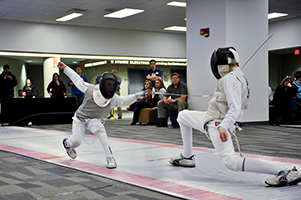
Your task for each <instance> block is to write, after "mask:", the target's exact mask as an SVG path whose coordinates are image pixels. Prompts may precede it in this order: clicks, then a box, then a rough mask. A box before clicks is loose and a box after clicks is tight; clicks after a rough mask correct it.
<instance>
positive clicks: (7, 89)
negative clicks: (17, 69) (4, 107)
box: [0, 65, 18, 103]
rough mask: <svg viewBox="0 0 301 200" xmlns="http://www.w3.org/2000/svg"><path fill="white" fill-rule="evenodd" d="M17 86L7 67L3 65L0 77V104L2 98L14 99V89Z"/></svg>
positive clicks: (15, 79)
mask: <svg viewBox="0 0 301 200" xmlns="http://www.w3.org/2000/svg"><path fill="white" fill-rule="evenodd" d="M17 84H18V81H17V78H16V77H15V75H13V74H12V73H11V72H10V67H9V65H4V66H3V72H2V73H1V75H0V103H1V101H2V99H4V98H7V99H12V98H14V87H15V86H16V85H17Z"/></svg>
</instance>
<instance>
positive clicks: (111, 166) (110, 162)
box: [107, 157, 117, 169]
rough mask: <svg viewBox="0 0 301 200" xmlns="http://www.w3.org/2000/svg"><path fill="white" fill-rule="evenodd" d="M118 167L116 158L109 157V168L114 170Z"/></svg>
mask: <svg viewBox="0 0 301 200" xmlns="http://www.w3.org/2000/svg"><path fill="white" fill-rule="evenodd" d="M116 167H117V163H116V161H115V159H114V157H107V168H108V169H114V168H116Z"/></svg>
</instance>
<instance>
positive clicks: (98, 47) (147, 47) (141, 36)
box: [0, 20, 186, 58]
mask: <svg viewBox="0 0 301 200" xmlns="http://www.w3.org/2000/svg"><path fill="white" fill-rule="evenodd" d="M0 27H1V29H0V35H1V37H0V44H1V47H0V51H19V52H20V51H21V52H43V53H68V54H85V55H119V56H149V57H172V58H186V45H185V44H186V38H185V34H179V33H177V34H175V33H157V32H143V31H127V30H117V29H114V30H113V29H100V28H93V27H78V26H64V25H50V24H40V23H27V22H17V21H7V20H1V21H0ZM8 41H9V42H8Z"/></svg>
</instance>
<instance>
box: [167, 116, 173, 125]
mask: <svg viewBox="0 0 301 200" xmlns="http://www.w3.org/2000/svg"><path fill="white" fill-rule="evenodd" d="M167 127H168V128H172V124H171V120H170V117H168V119H167Z"/></svg>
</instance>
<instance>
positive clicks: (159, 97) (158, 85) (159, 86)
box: [153, 79, 166, 109]
mask: <svg viewBox="0 0 301 200" xmlns="http://www.w3.org/2000/svg"><path fill="white" fill-rule="evenodd" d="M155 91H156V92H159V94H155V96H154V98H153V104H154V106H155V107H154V109H156V108H157V104H158V101H160V100H162V99H163V97H164V93H166V88H165V86H164V82H163V80H162V79H157V80H156V83H155Z"/></svg>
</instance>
